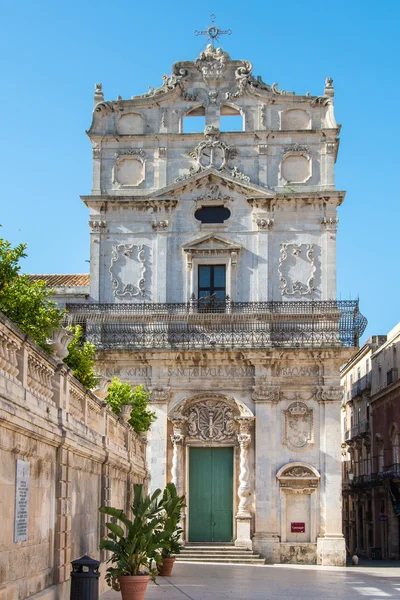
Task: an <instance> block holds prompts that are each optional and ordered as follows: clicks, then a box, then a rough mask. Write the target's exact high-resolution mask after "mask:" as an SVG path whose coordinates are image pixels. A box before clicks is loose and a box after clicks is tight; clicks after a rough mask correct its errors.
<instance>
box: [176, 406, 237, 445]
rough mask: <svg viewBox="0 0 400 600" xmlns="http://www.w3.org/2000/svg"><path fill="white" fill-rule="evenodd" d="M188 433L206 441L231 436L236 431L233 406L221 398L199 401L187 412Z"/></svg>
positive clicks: (219, 439) (192, 436)
mask: <svg viewBox="0 0 400 600" xmlns="http://www.w3.org/2000/svg"><path fill="white" fill-rule="evenodd" d="M186 417H187V421H186V423H187V434H188V436H189V437H191V438H197V439H201V440H204V441H215V442H217V441H221V440H225V439H227V438H231V437H232V436H233V435H234V433H235V431H236V428H237V426H236V423H235V414H234V411H233V410H232V407H231V406H229V405H228V404H226V403H225V402H221V401H220V400H206V401H205V402H197V403H196V404H195V405H193V406H191V407H190V408H189V410H188V411H187V413H186Z"/></svg>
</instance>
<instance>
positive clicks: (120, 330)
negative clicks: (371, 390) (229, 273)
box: [65, 299, 367, 349]
mask: <svg viewBox="0 0 400 600" xmlns="http://www.w3.org/2000/svg"><path fill="white" fill-rule="evenodd" d="M67 311H68V312H67V315H66V318H65V323H66V324H74V323H81V324H82V325H83V327H84V330H85V336H86V339H87V340H90V341H91V342H93V343H94V344H96V346H97V347H98V348H104V349H113V348H115V349H118V348H121V349H129V348H131V349H136V348H149V349H150V348H185V349H186V348H187V349H195V348H200V349H201V348H269V347H340V346H351V347H353V346H358V343H359V339H360V336H361V335H362V334H363V332H364V330H365V327H366V323H367V320H366V319H365V317H364V316H363V315H361V313H360V312H359V307H358V301H356V300H354V301H353V300H350V301H318V302H317V301H309V302H300V301H299V302H296V301H293V302H231V301H230V300H229V299H227V300H218V301H216V302H213V303H210V302H208V301H205V300H204V299H200V300H191V301H190V302H187V303H160V304H156V303H140V304H139V303H137V304H136V303H135V304H134V303H131V304H126V303H124V304H122V303H118V304H68V305H67Z"/></svg>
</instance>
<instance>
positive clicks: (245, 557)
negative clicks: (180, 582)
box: [177, 544, 265, 565]
mask: <svg viewBox="0 0 400 600" xmlns="http://www.w3.org/2000/svg"><path fill="white" fill-rule="evenodd" d="M177 561H178V562H181V563H184V562H207V563H218V564H224V563H226V564H242V565H263V564H265V561H264V559H263V558H261V557H260V556H259V555H258V554H256V553H254V552H253V551H252V550H250V549H249V548H241V547H240V546H233V545H232V546H231V545H221V546H218V545H217V544H215V545H214V544H213V545H208V544H198V545H197V544H187V545H186V546H185V548H183V550H182V552H181V554H180V555H179V556H177Z"/></svg>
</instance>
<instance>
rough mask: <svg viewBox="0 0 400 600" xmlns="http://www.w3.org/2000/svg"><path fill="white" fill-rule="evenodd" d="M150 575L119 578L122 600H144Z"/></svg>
mask: <svg viewBox="0 0 400 600" xmlns="http://www.w3.org/2000/svg"><path fill="white" fill-rule="evenodd" d="M149 581H150V575H123V576H121V577H120V578H119V585H120V586H121V595H122V600H144V596H145V594H146V589H147V584H148V583H149Z"/></svg>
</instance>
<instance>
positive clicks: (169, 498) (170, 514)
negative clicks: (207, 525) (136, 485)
mask: <svg viewBox="0 0 400 600" xmlns="http://www.w3.org/2000/svg"><path fill="white" fill-rule="evenodd" d="M160 506H161V507H162V509H163V511H162V529H161V536H160V538H161V557H162V561H161V563H160V564H159V565H157V568H158V574H159V575H162V576H164V577H165V576H169V575H171V572H172V567H173V566H174V562H175V555H176V554H180V551H181V549H182V548H183V545H182V544H181V536H182V533H183V529H181V527H180V524H179V523H180V520H181V515H182V510H183V508H184V507H185V506H186V505H185V496H178V494H177V491H176V487H175V485H174V484H173V483H167V487H166V488H165V490H164V493H163V496H162V499H161V502H160Z"/></svg>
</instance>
